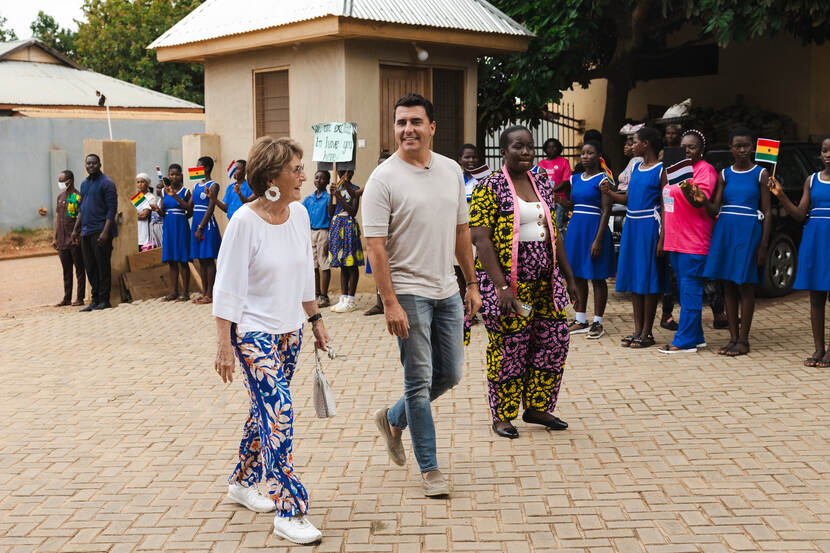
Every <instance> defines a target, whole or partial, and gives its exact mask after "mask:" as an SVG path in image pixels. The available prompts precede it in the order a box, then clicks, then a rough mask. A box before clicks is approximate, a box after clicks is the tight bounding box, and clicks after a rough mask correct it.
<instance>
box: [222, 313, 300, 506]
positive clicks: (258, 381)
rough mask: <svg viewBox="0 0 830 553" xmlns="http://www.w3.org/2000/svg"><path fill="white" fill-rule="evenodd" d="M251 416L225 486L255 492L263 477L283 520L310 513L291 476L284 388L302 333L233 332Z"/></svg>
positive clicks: (289, 414) (290, 411)
mask: <svg viewBox="0 0 830 553" xmlns="http://www.w3.org/2000/svg"><path fill="white" fill-rule="evenodd" d="M231 340H232V342H233V345H234V349H235V350H236V356H237V358H238V359H239V363H240V365H242V372H243V374H244V375H245V378H244V380H243V381H244V383H245V387H246V388H247V390H248V394H249V395H250V397H251V410H250V412H249V413H248V419H247V420H246V421H245V425H244V426H243V427H242V441H241V443H240V444H239V463H238V464H237V465H236V468H235V469H234V471H233V474H231V476H230V478H229V479H228V481H229V482H230V483H239V484H242V485H243V486H248V487H250V486H254V485H256V483H257V482H259V481H260V480H262V477H263V472H264V473H265V482H266V485H267V493H268V497H270V498H271V499H273V500H274V503H275V504H276V506H277V514H279V515H281V516H286V517H288V516H296V515H304V514H306V513H307V512H308V492H306V489H305V488H304V487H303V485H302V484H301V483H300V480H299V478H297V475H296V474H294V464H293V459H292V454H291V451H292V442H293V438H294V428H293V423H294V408H293V406H292V403H291V392H290V391H289V389H288V385H289V384H290V383H291V377H292V376H293V374H294V369H295V367H296V366H297V355H298V354H299V353H300V343H301V342H302V329H300V330H296V331H294V332H289V333H286V334H267V333H265V332H248V333H246V334H245V335H244V336H237V334H236V327H235V326H234V328H233V330H232V331H231Z"/></svg>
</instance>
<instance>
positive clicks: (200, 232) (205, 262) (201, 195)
mask: <svg viewBox="0 0 830 553" xmlns="http://www.w3.org/2000/svg"><path fill="white" fill-rule="evenodd" d="M197 163H198V164H199V165H200V166H202V167H204V168H205V180H203V181H202V182H200V183H198V184H197V185H196V186H194V187H193V200H192V202H193V203H192V205H193V220H192V221H191V222H190V225H191V227H190V230H191V232H192V233H193V234H192V236H191V238H190V260H191V261H192V260H194V259H198V260H199V276H200V277H201V278H202V295H201V296H199V297H198V298H196V299H195V300H193V303H199V304H202V303H211V302H212V301H213V281H214V280H216V257H217V256H218V255H219V245H220V244H221V243H222V239H221V237H220V236H219V226H218V225H217V224H216V217H214V216H213V210H214V209H216V198H218V197H219V183H217V182H216V181H214V180H213V179H211V178H210V173H211V171H213V158H211V157H208V156H205V157H200V158H199V159H198V161H197Z"/></svg>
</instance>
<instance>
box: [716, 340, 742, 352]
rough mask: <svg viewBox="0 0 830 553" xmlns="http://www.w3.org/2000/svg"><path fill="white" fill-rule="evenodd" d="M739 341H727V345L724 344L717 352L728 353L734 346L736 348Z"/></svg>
mask: <svg viewBox="0 0 830 553" xmlns="http://www.w3.org/2000/svg"><path fill="white" fill-rule="evenodd" d="M737 343H738V342H737V341H735V340H729V341H728V342H727V343H726V345H725V346H723V347H722V348H720V349H719V350H718V352H717V353H718V355H727V354H728V353H729V352H730V351H732V348H734V347H735V345H736V344H737Z"/></svg>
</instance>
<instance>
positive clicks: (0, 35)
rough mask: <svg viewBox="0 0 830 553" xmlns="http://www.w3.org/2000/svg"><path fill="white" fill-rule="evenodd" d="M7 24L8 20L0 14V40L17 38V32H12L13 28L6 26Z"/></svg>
mask: <svg viewBox="0 0 830 553" xmlns="http://www.w3.org/2000/svg"><path fill="white" fill-rule="evenodd" d="M7 24H8V20H7V19H6V18H5V17H3V16H2V15H0V42H11V41H12V40H17V34H16V33H15V32H14V29H8V28H6V25H7Z"/></svg>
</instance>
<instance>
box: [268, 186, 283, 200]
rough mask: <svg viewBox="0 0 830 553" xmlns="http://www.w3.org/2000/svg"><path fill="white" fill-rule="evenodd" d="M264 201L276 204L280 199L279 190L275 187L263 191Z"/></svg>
mask: <svg viewBox="0 0 830 553" xmlns="http://www.w3.org/2000/svg"><path fill="white" fill-rule="evenodd" d="M265 199H267V200H269V201H272V202H276V201H277V200H279V199H280V189H279V187H277V186H270V187H268V190H266V191H265Z"/></svg>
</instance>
